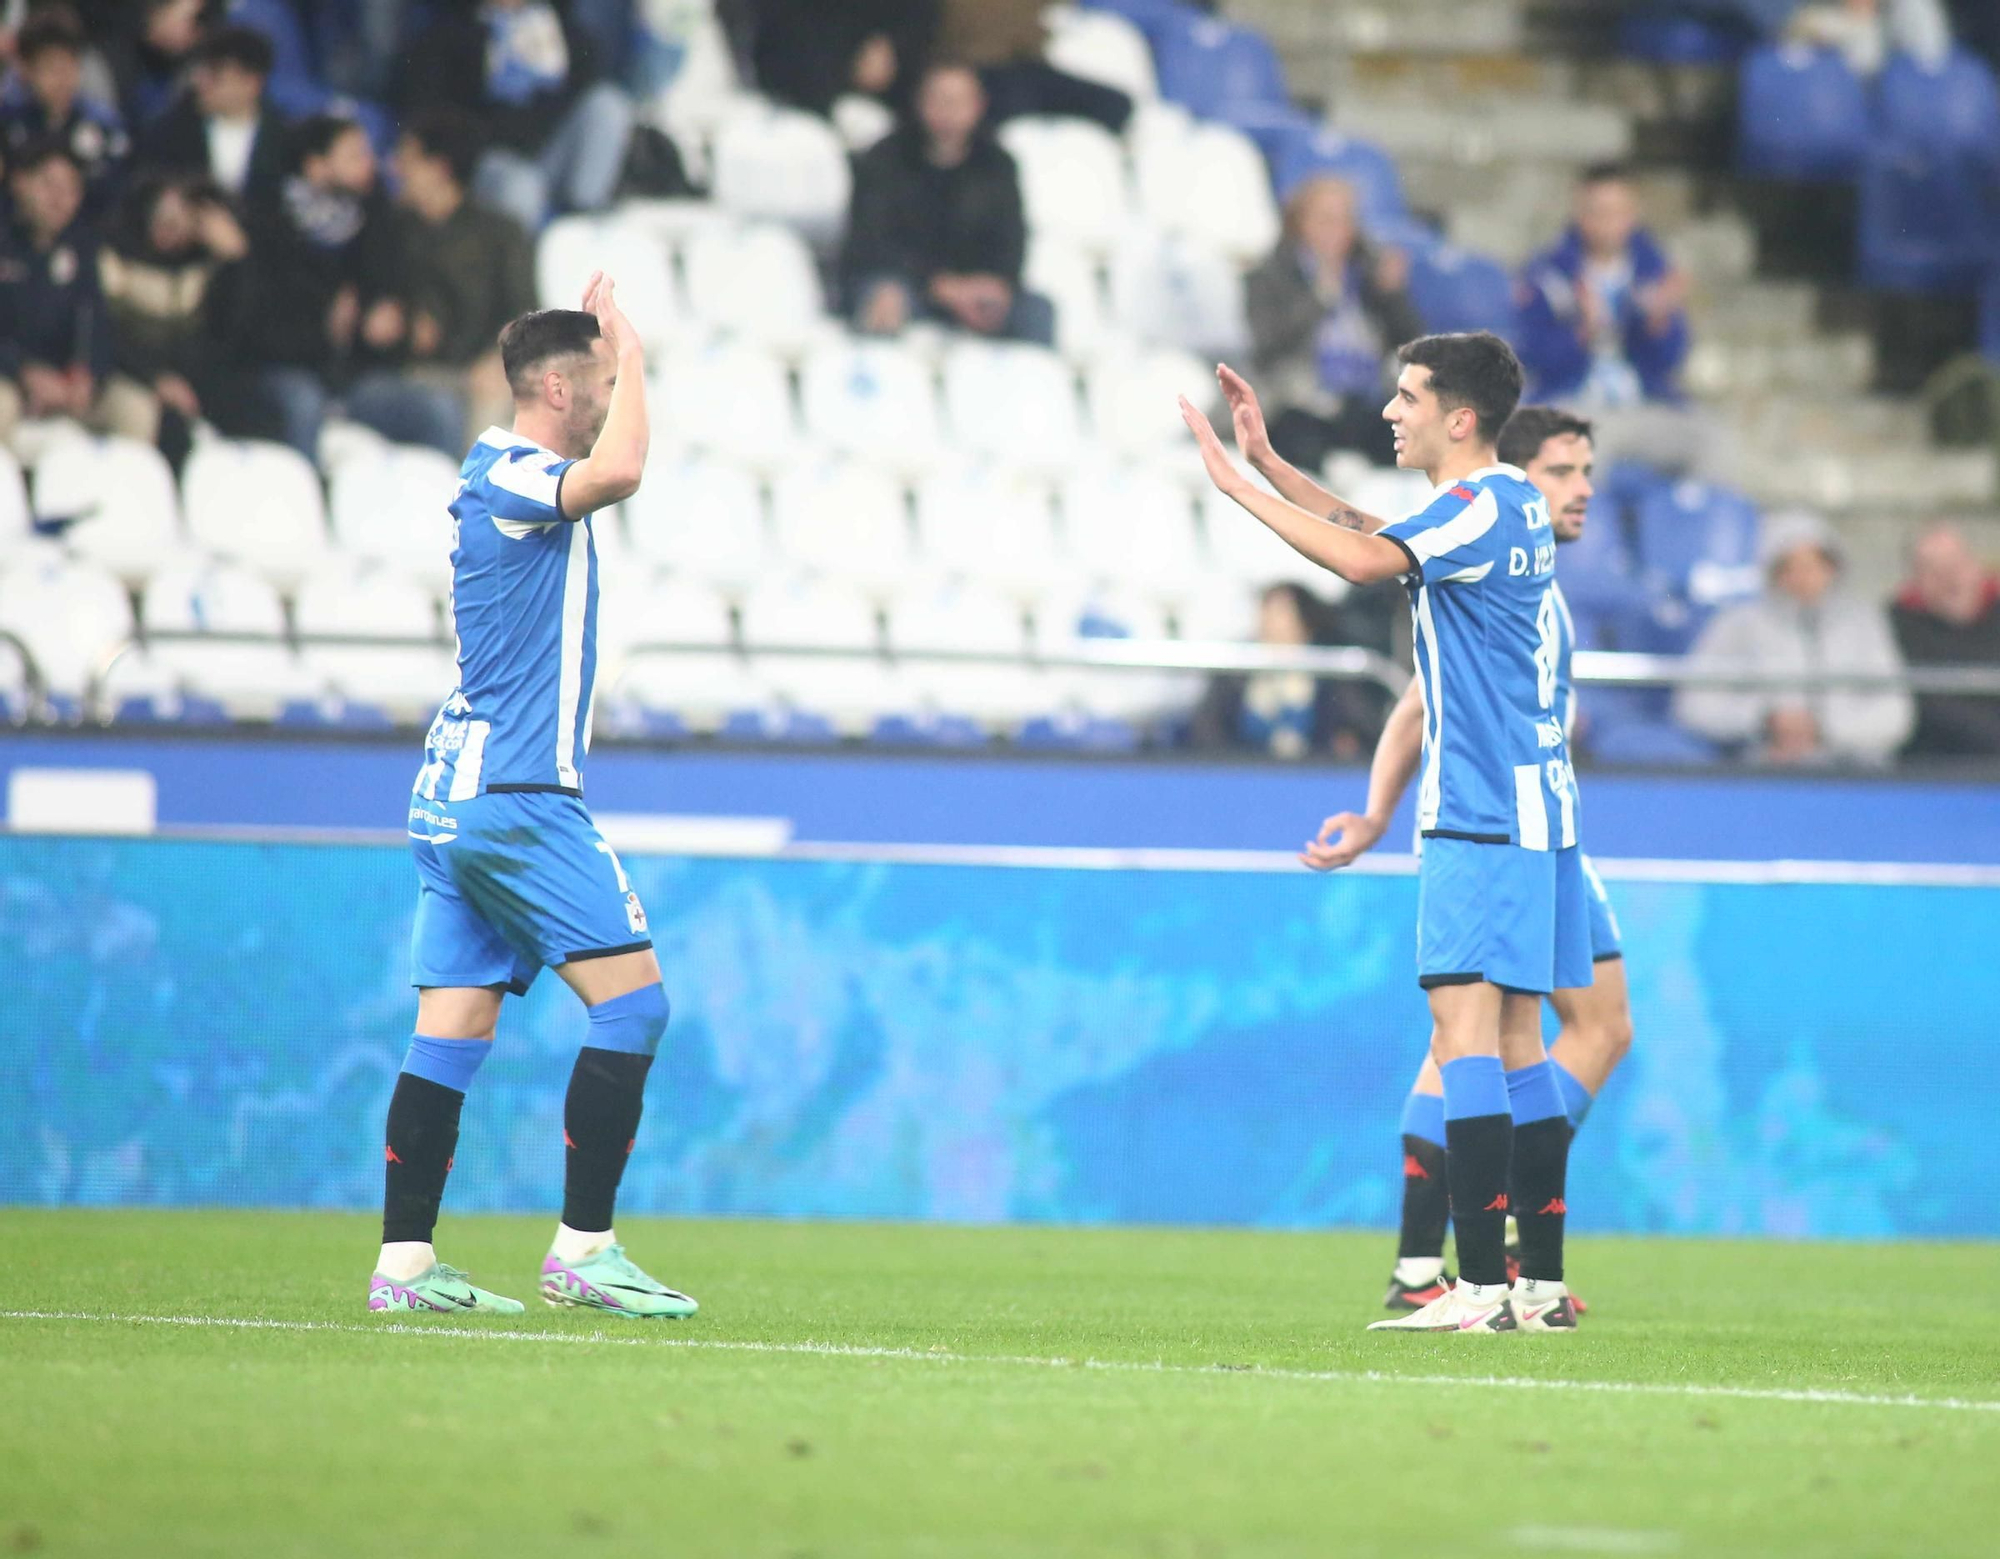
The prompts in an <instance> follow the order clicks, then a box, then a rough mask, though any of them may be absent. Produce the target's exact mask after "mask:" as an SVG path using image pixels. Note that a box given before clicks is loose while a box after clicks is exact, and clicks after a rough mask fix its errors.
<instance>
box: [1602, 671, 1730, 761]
mask: <svg viewBox="0 0 2000 1559" xmlns="http://www.w3.org/2000/svg"><path fill="white" fill-rule="evenodd" d="M1636 692H1637V690H1636V689H1626V688H1591V689H1588V690H1587V691H1586V692H1585V694H1584V697H1585V699H1586V702H1585V704H1584V706H1583V707H1584V709H1585V710H1586V714H1585V721H1586V726H1585V731H1584V740H1583V747H1584V749H1585V750H1586V751H1587V752H1589V754H1590V755H1591V756H1592V757H1593V758H1595V759H1596V760H1597V761H1598V762H1599V763H1629V764H1633V765H1636V766H1643V767H1647V768H1667V767H1672V768H1685V767H1695V766H1699V765H1703V764H1712V763H1714V762H1715V761H1716V760H1717V758H1718V757H1719V756H1720V754H1719V753H1718V752H1717V750H1716V748H1715V747H1714V745H1713V744H1712V743H1709V742H1706V741H1704V740H1702V738H1700V737H1699V736H1696V735H1694V734H1693V733H1692V732H1689V731H1685V730H1682V729H1681V727H1680V726H1678V725H1676V724H1674V721H1673V717H1672V716H1671V715H1669V714H1667V713H1665V712H1664V709H1663V708H1662V709H1660V710H1655V709H1653V708H1652V707H1651V706H1650V704H1649V705H1648V706H1647V707H1644V708H1641V707H1639V706H1638V705H1636V704H1633V705H1628V703H1627V702H1626V701H1627V700H1628V699H1630V698H1632V697H1633V696H1634V695H1635V694H1636ZM1665 698H1666V695H1665V694H1660V695H1658V699H1657V702H1659V703H1660V704H1661V705H1662V706H1664V702H1665Z"/></svg>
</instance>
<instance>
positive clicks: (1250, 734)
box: [1188, 584, 1387, 759]
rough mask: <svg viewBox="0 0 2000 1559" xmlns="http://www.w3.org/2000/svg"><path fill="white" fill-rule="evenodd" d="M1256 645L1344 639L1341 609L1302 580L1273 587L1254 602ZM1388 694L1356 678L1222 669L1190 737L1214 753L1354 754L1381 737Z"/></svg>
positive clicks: (1294, 646)
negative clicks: (1296, 583)
mask: <svg viewBox="0 0 2000 1559" xmlns="http://www.w3.org/2000/svg"><path fill="white" fill-rule="evenodd" d="M1257 642H1258V643H1259V644H1268V645H1273V646H1281V647H1284V648H1290V649H1300V648H1304V647H1306V646H1308V645H1316V644H1319V645H1324V644H1347V643H1352V642H1353V640H1352V638H1351V637H1350V636H1349V635H1348V634H1347V633H1346V632H1345V631H1344V625H1343V624H1342V622H1341V613H1340V609H1339V608H1338V607H1336V606H1334V605H1333V604H1332V603H1330V602H1328V601H1325V600H1322V599H1321V598H1320V597H1319V596H1316V595H1314V594H1313V593H1312V592H1311V591H1310V590H1308V589H1306V588H1305V587H1304V586H1303V585H1294V584H1280V585H1272V586H1271V587H1270V588H1269V589H1267V590H1266V591H1265V592H1264V594H1263V596H1262V597H1261V598H1260V600H1259V602H1258V606H1257ZM1386 708H1387V698H1386V696H1385V695H1384V694H1383V693H1382V691H1381V690H1380V689H1379V688H1375V687H1372V686H1369V685H1367V684H1364V683H1360V682H1345V681H1337V680H1335V679H1333V678H1331V677H1314V676H1311V675H1309V674H1307V673H1306V672H1303V671H1259V672H1254V673H1250V674H1248V675H1246V674H1244V673H1242V672H1227V673H1224V674H1222V675H1219V676H1215V677H1211V678H1210V679H1209V683H1208V689H1207V691H1206V692H1204V693H1203V694H1202V698H1201V702H1200V703H1199V704H1197V705H1196V706H1195V711H1194V716H1193V719H1192V720H1191V721H1190V724H1189V729H1188V738H1189V740H1190V741H1191V742H1192V743H1193V745H1194V746H1196V747H1200V748H1205V749H1209V750H1212V751H1216V750H1225V749H1230V748H1235V749H1238V750H1241V751H1248V752H1259V753H1263V754H1266V755H1267V756H1269V757H1273V758H1304V757H1307V756H1321V757H1335V758H1343V759H1352V758H1359V757H1361V756H1362V755H1363V754H1364V753H1366V752H1367V751H1369V750H1370V749H1371V748H1372V747H1373V746H1374V743H1375V738H1376V737H1377V736H1379V735H1380V734H1381V731H1382V719H1383V715H1384V713H1385V712H1386Z"/></svg>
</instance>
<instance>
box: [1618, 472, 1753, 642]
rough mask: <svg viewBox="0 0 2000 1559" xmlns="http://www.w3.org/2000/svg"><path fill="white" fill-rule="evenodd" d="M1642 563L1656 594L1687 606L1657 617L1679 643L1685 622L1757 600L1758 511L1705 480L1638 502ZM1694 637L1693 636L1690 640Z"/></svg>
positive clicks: (1658, 491) (1664, 489)
mask: <svg viewBox="0 0 2000 1559" xmlns="http://www.w3.org/2000/svg"><path fill="white" fill-rule="evenodd" d="M1636 519H1637V522H1638V523H1637V527H1636V533H1637V539H1638V551H1639V565H1640V567H1641V569H1642V570H1644V573H1645V576H1646V578H1647V581H1648V583H1649V584H1650V586H1651V587H1652V589H1653V590H1654V592H1655V596H1656V604H1665V603H1660V602H1659V601H1658V597H1660V596H1665V597H1667V598H1668V599H1669V600H1670V601H1671V602H1672V603H1678V604H1680V605H1681V606H1683V607H1684V609H1685V610H1684V613H1657V612H1656V617H1657V619H1658V623H1659V627H1660V630H1661V633H1662V634H1663V635H1664V636H1665V637H1666V638H1668V639H1674V638H1679V637H1680V636H1681V635H1682V633H1683V631H1684V629H1685V620H1684V619H1695V618H1699V617H1704V616H1705V615H1706V614H1707V612H1709V611H1711V610H1712V609H1713V608H1714V607H1716V606H1718V605H1720V604H1722V603H1724V602H1727V601H1733V600H1741V599H1743V598H1744V597H1746V596H1750V595H1754V594H1756V592H1757V590H1758V588H1759V586H1760V582H1761V576H1760V572H1759V568H1758V563H1757V536H1758V530H1759V520H1758V514H1757V506H1756V505H1755V504H1753V503H1752V502H1751V501H1750V500H1749V499H1748V498H1746V497H1744V496H1743V494H1741V493H1739V492H1735V491H1732V490H1731V489H1729V488H1727V487H1716V486H1713V485H1711V484H1709V483H1706V482H1676V483H1674V484H1673V485H1672V486H1670V487H1662V488H1659V489H1656V490H1655V491H1653V492H1652V493H1649V494H1648V495H1647V496H1646V497H1645V498H1644V499H1643V500H1642V501H1641V502H1640V504H1639V508H1638V513H1637V515H1636ZM1690 637H1691V635H1690Z"/></svg>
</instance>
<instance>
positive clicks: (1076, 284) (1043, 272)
mask: <svg viewBox="0 0 2000 1559" xmlns="http://www.w3.org/2000/svg"><path fill="white" fill-rule="evenodd" d="M1021 283H1022V285H1023V286H1024V287H1026V288H1027V289H1028V290H1029V291H1030V292H1038V293H1040V294H1041V295H1042V296H1043V297H1045V298H1047V299H1048V300H1049V301H1050V302H1051V303H1053V304H1054V305H1055V309H1056V346H1057V348H1058V350H1060V351H1061V352H1062V353H1063V355H1064V356H1065V357H1068V358H1070V359H1071V360H1072V361H1075V362H1088V361H1091V360H1092V359H1095V358H1098V357H1101V356H1103V355H1104V354H1105V352H1106V351H1107V350H1108V349H1109V348H1110V347H1111V346H1112V345H1113V344H1114V343H1113V340H1112V336H1113V325H1112V320H1111V314H1110V311H1109V310H1108V309H1107V308H1106V307H1105V293H1104V283H1103V280H1102V278H1101V277H1100V275H1099V273H1098V264H1097V261H1096V259H1095V258H1093V257H1092V255H1091V254H1090V252H1089V251H1088V250H1086V249H1085V248H1084V247H1083V246H1082V245H1081V244H1077V243H1074V242H1071V241H1070V240H1068V239H1063V238H1057V237H1051V236H1047V235H1044V236H1042V237H1039V238H1036V239H1034V240H1033V241H1032V242H1030V243H1029V245H1028V260H1027V265H1026V266H1025V268H1024V269H1023V272H1022V276H1021ZM1149 323H1150V322H1149Z"/></svg>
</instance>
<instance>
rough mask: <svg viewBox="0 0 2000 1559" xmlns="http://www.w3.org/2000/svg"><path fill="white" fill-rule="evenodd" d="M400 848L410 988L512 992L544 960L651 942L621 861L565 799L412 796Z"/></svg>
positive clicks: (541, 794)
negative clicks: (411, 923)
mask: <svg viewBox="0 0 2000 1559" xmlns="http://www.w3.org/2000/svg"><path fill="white" fill-rule="evenodd" d="M410 853H411V854H412V855H414V856H415V857H416V862H417V919H416V926H415V928H414V929H413V930H412V932H411V934H410V983H411V984H412V985H415V986H419V987H432V986H494V985H504V986H506V987H507V988H508V989H509V990H511V991H513V992H514V993H515V994H516V995H521V994H524V993H525V992H526V991H527V989H528V987H529V986H530V985H532V984H533V983H534V980H535V976H536V975H538V974H539V973H541V971H542V970H543V969H547V968H553V967H555V966H556V965H559V964H566V963H574V962H576V961H577V960H579V959H584V958H608V957H610V956H612V955H613V954H615V953H636V952H638V951H640V950H641V949H643V948H648V947H651V946H652V945H653V940H652V937H651V936H650V935H649V934H648V931H647V927H646V911H645V909H644V908H643V907H642V906H641V905H640V903H639V895H638V894H636V893H634V892H633V891H632V884H631V883H630V881H628V880H627V878H626V876H625V868H624V867H623V866H621V865H619V863H618V857H617V856H616V855H614V854H612V853H611V846H610V845H608V844H606V843H605V842H604V836H603V835H602V834H600V833H598V831H597V825H596V824H595V823H593V822H592V821H591V820H590V813H589V811H588V810H587V809H586V808H585V806H584V804H583V802H582V801H581V800H579V799H578V798H577V797H575V796H565V795H562V794H560V793H558V792H554V791H527V792H514V791H503V792H500V793H499V794H497V795H496V794H491V793H489V794H487V795H483V796H475V797H473V798H472V799H471V800H470V801H453V802H445V801H432V800H429V799H427V798H425V797H423V796H412V797H411V798H410Z"/></svg>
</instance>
